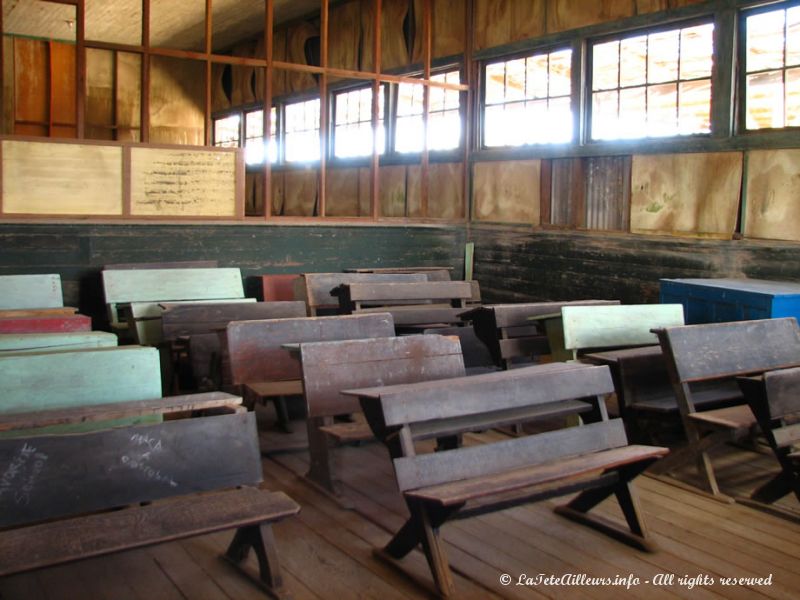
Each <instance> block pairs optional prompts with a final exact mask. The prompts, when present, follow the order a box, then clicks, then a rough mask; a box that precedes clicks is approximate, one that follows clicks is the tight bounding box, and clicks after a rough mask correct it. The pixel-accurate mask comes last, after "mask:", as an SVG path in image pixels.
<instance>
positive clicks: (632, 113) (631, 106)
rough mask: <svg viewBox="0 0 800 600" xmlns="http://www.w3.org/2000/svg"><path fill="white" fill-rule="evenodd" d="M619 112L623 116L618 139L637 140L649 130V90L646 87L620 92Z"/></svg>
mask: <svg viewBox="0 0 800 600" xmlns="http://www.w3.org/2000/svg"><path fill="white" fill-rule="evenodd" d="M619 112H620V114H621V115H623V118H622V119H620V123H619V128H620V129H619V135H618V137H620V138H624V139H630V138H637V137H641V136H642V132H643V131H646V130H647V88H645V87H644V86H641V87H635V88H628V89H625V90H620V93H619Z"/></svg>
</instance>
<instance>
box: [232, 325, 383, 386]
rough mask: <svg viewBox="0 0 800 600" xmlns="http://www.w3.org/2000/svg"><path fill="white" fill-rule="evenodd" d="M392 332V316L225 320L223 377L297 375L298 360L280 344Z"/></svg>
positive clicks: (249, 379) (246, 379)
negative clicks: (227, 322) (226, 324)
mask: <svg viewBox="0 0 800 600" xmlns="http://www.w3.org/2000/svg"><path fill="white" fill-rule="evenodd" d="M392 335H394V323H393V322H392V317H391V316H390V315H388V314H385V313H375V314H370V315H352V316H333V317H303V318H298V319H271V320H267V321H235V322H232V323H229V324H228V326H227V328H226V330H225V335H224V337H223V349H222V357H223V379H224V381H225V382H226V383H228V384H232V385H241V384H245V383H254V382H262V381H291V380H299V379H300V364H299V362H298V361H297V360H296V359H295V358H292V356H291V355H290V354H289V352H288V351H287V350H286V349H284V348H283V345H284V344H295V343H304V342H321V341H332V340H349V339H362V338H373V337H388V336H392Z"/></svg>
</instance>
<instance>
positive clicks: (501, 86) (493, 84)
mask: <svg viewBox="0 0 800 600" xmlns="http://www.w3.org/2000/svg"><path fill="white" fill-rule="evenodd" d="M505 82H506V66H505V63H495V64H493V65H486V104H497V103H498V102H502V101H503V100H505ZM404 85H408V84H403V83H401V84H400V87H401V88H402V87H403V86H404ZM409 87H410V86H409Z"/></svg>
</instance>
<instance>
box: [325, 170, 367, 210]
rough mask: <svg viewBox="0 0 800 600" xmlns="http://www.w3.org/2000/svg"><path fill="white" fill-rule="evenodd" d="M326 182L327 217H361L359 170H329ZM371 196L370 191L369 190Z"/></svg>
mask: <svg viewBox="0 0 800 600" xmlns="http://www.w3.org/2000/svg"><path fill="white" fill-rule="evenodd" d="M327 173H328V176H327V178H326V181H325V215H326V216H330V217H359V216H364V215H362V214H361V211H360V208H359V207H360V205H359V187H360V186H359V169H329V170H328V172H327ZM367 194H369V190H367Z"/></svg>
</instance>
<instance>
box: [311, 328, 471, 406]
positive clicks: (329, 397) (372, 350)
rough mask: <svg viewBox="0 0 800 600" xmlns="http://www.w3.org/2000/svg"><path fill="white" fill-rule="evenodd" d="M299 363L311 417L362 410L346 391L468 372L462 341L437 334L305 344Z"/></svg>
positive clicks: (456, 375) (459, 375)
mask: <svg viewBox="0 0 800 600" xmlns="http://www.w3.org/2000/svg"><path fill="white" fill-rule="evenodd" d="M300 362H301V366H302V371H303V394H304V396H305V399H306V406H307V408H308V416H309V417H328V416H334V415H340V414H346V413H352V412H358V411H359V410H360V407H359V405H358V400H357V399H355V398H352V397H348V396H343V395H342V394H340V392H341V391H342V390H344V389H348V388H354V387H369V386H374V385H394V384H399V383H411V382H414V381H422V380H431V379H444V378H448V377H462V376H463V375H464V360H463V357H462V355H461V346H460V344H459V342H458V340H457V339H455V338H452V337H443V336H435V335H412V336H405V337H384V338H375V339H364V340H347V341H338V342H319V343H310V344H301V345H300Z"/></svg>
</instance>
